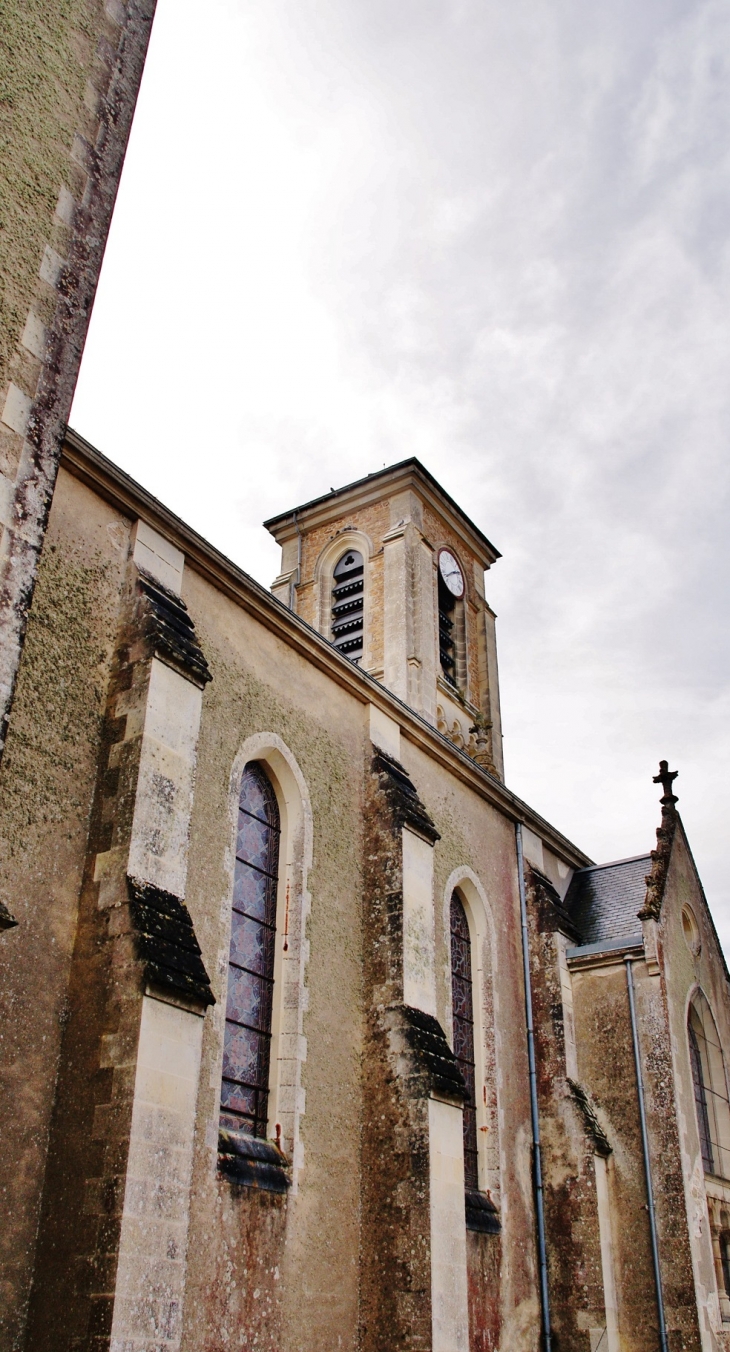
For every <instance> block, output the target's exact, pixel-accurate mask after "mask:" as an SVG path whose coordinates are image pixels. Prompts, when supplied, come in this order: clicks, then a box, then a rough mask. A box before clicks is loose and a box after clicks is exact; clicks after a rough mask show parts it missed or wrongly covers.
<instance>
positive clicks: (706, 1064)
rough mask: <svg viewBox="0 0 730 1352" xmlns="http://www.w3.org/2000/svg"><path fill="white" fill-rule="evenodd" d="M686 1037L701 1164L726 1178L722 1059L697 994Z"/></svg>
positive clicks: (727, 1116)
mask: <svg viewBox="0 0 730 1352" xmlns="http://www.w3.org/2000/svg"><path fill="white" fill-rule="evenodd" d="M687 1035H688V1040H689V1060H690V1066H691V1068H692V1083H693V1086H694V1097H695V1110H696V1114H697V1129H698V1131H699V1137H700V1147H701V1150H702V1163H703V1165H704V1168H705V1172H706V1173H708V1174H716V1175H719V1176H720V1177H721V1178H730V1104H729V1103H728V1093H727V1080H726V1076H725V1058H724V1056H723V1053H722V1047H721V1046H720V1039H719V1037H718V1034H717V1027H716V1025H715V1020H714V1019H713V1017H712V1011H711V1009H710V1006H709V1005H708V1003H707V1000H706V999H705V997H704V995H703V994H702V992H701V991H698V992H697V994H696V995H695V997H694V1000H693V1001H692V1004H691V1005H690V1010H689V1020H688V1026H687Z"/></svg>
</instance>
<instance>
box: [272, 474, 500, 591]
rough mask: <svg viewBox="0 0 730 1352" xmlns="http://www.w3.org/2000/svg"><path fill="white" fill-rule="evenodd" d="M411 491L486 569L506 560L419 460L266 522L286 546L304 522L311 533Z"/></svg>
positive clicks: (373, 476)
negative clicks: (448, 527) (503, 559)
mask: <svg viewBox="0 0 730 1352" xmlns="http://www.w3.org/2000/svg"><path fill="white" fill-rule="evenodd" d="M409 488H412V489H413V490H414V491H415V492H416V493H417V494H418V496H419V498H421V500H422V502H424V503H425V504H427V505H428V506H429V507H430V508H431V509H432V511H434V512H435V513H436V514H437V515H438V516H441V517H443V519H444V520H445V521H446V522H448V524H449V526H450V527H451V529H452V530H453V531H454V533H455V534H456V535H457V536H458V537H459V539H461V540H462V541H463V543H464V544H465V545H466V547H467V549H468V550H470V552H471V553H472V554H474V555H475V556H476V558H477V559H478V560H479V562H480V563H481V565H482V567H483V568H489V567H491V565H492V564H493V563H494V562H495V561H496V560H497V559H499V558H501V557H502V556H501V554H500V552H499V550H498V549H495V547H494V545H493V544H492V542H491V540H488V539H487V537H486V535H483V534H482V532H481V531H480V530H479V528H478V526H475V525H474V522H473V521H470V520H469V517H468V516H466V515H465V513H464V512H462V510H461V508H460V507H459V505H458V503H456V502H454V500H453V498H451V497H450V496H449V494H448V493H446V492H445V491H444V489H443V488H442V487H441V485H440V484H439V483H438V482H437V481H436V479H434V477H433V475H432V474H429V472H428V470H427V469H426V468H425V467H424V466H423V465H422V464H421V463H420V462H419V461H418V460H416V459H415V457H414V458H412V459H410V460H402V461H401V462H400V464H397V465H391V466H389V467H388V468H387V469H382V470H379V471H378V473H377V474H368V476H367V477H366V478H365V479H358V480H357V482H356V483H352V484H346V485H345V487H344V488H338V489H335V491H334V492H331V493H327V494H325V495H324V496H323V497H321V498H315V499H314V500H313V501H312V502H305V503H303V504H302V506H301V507H295V508H292V510H291V511H290V512H282V513H281V514H280V515H279V516H272V517H270V518H269V520H268V521H265V522H264V525H265V527H266V529H267V530H268V531H270V532H271V534H272V535H273V536H274V539H275V540H276V542H277V544H284V543H285V542H286V541H287V540H289V539H292V538H293V537H294V536H295V535H296V534H297V531H298V527H301V526H302V525H303V524H304V523H306V526H307V529H308V530H312V529H313V528H314V527H315V526H323V525H327V523H328V522H330V521H339V520H341V518H342V515H343V513H345V514H346V513H347V512H349V511H355V510H356V509H357V508H361V507H368V506H370V505H371V503H374V502H381V501H382V500H383V498H384V497H391V496H393V495H394V494H396V493H403V492H404V491H406V490H407V489H409ZM396 529H397V528H396ZM391 534H392V532H389V534H388V536H386V537H385V538H386V539H388V538H390V536H391ZM393 538H395V536H394V535H393Z"/></svg>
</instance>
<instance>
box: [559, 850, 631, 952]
mask: <svg viewBox="0 0 730 1352" xmlns="http://www.w3.org/2000/svg"><path fill="white" fill-rule="evenodd" d="M650 868H651V855H650V854H639V855H636V856H635V858H633V859H619V860H617V861H616V862H615V863H613V864H597V865H594V866H593V867H591V868H582V869H579V870H578V872H577V873H574V874H573V878H572V881H571V884H570V887H569V888H568V892H567V894H566V897H565V903H564V904H565V909H566V910H567V911H568V913H569V914H570V917H571V919H572V921H573V923H574V924H575V926H576V928H577V929H578V930H579V931H580V934H581V938H582V941H583V943H584V944H595V943H600V942H601V940H608V939H630V938H632V937H633V936H634V935H635V934H640V933H641V921H640V920H639V919H638V918H637V917H638V913H639V911H640V910H641V908H642V906H643V905H644V898H645V896H646V875H647V873H648V872H649V870H650Z"/></svg>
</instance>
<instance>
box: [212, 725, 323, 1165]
mask: <svg viewBox="0 0 730 1352" xmlns="http://www.w3.org/2000/svg"><path fill="white" fill-rule="evenodd" d="M253 762H255V763H256V764H257V765H258V766H259V767H260V768H261V770H262V771H263V772H264V773H265V775H266V778H267V781H268V783H269V784H270V785H271V789H272V791H273V794H274V795H275V799H276V808H277V811H278V817H279V829H280V835H279V858H278V879H277V886H276V938H275V948H274V971H273V999H272V1009H271V1050H270V1060H269V1095H268V1114H267V1129H266V1134H267V1136H268V1137H269V1138H270V1139H275V1138H276V1137H277V1136H279V1138H280V1142H281V1148H282V1149H283V1151H284V1153H285V1154H286V1155H287V1157H288V1158H289V1160H290V1163H291V1172H292V1192H296V1190H297V1181H298V1175H299V1172H300V1170H301V1168H302V1166H303V1163H304V1147H303V1144H302V1142H301V1139H300V1122H301V1118H302V1116H303V1114H304V1110H305V1101H304V1090H303V1088H302V1085H301V1068H302V1063H303V1062H304V1060H305V1059H306V1040H305V1038H304V1035H303V1019H304V1010H305V1006H306V998H307V996H306V965H307V960H308V957H309V944H308V940H307V938H306V933H305V929H306V921H307V916H308V915H309V911H310V907H311V897H310V894H309V891H308V889H307V879H308V873H309V869H310V868H311V864H312V810H311V804H310V799H309V793H308V790H307V786H306V782H305V780H304V776H303V775H302V772H301V770H300V768H299V765H298V764H297V761H296V758H295V757H294V755H293V753H292V752H291V751H290V749H289V747H287V745H286V744H285V742H284V741H283V740H282V739H281V738H280V737H279V736H278V735H277V734H276V733H271V732H260V733H256V734H254V735H253V736H252V737H249V738H248V739H247V740H246V741H245V742H244V744H243V746H242V747H241V748H240V750H239V752H238V755H237V756H236V758H235V761H234V763H233V767H232V770H231V778H230V786H229V846H228V850H227V858H226V874H227V878H228V885H227V887H226V891H225V894H224V897H223V899H222V905H221V928H220V934H221V944H220V949H219V955H218V960H219V970H220V973H221V977H222V980H221V989H222V990H225V989H226V984H225V981H226V974H227V971H228V960H229V954H230V943H231V928H232V915H233V895H234V886H235V875H236V869H235V861H236V837H237V828H238V809H239V796H240V792H241V782H242V779H243V775H244V771H245V769H246V766H247V765H250V764H251V763H253ZM225 1004H226V1001H225V998H224V999H222V1000H221V1001H219V1004H218V1006H217V1007H216V1021H217V1033H218V1039H219V1066H218V1069H219V1073H220V1077H221V1079H222V1072H223V1042H224V1025H225ZM217 1111H218V1105H216V1112H217ZM277 1127H278V1128H279V1132H277Z"/></svg>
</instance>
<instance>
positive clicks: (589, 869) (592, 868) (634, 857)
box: [573, 850, 651, 877]
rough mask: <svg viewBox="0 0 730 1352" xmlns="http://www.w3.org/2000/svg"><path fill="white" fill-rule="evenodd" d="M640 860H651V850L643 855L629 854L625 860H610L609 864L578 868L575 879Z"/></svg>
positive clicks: (588, 865) (587, 865)
mask: <svg viewBox="0 0 730 1352" xmlns="http://www.w3.org/2000/svg"><path fill="white" fill-rule="evenodd" d="M640 859H651V850H645V851H644V853H643V854H629V855H627V856H626V858H625V859H610V860H609V861H608V863H607V864H586V866H585V868H577V869H576V870H575V874H574V875H573V876H574V877H577V876H578V874H579V873H597V872H598V871H599V869H602V868H617V867H618V865H619V864H636V863H638V861H639V860H640Z"/></svg>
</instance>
